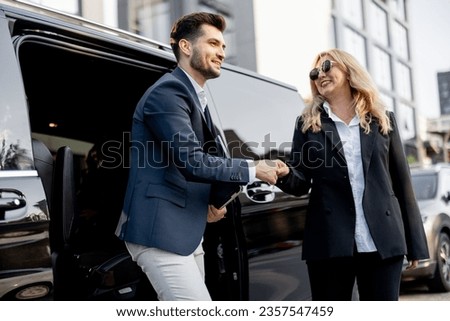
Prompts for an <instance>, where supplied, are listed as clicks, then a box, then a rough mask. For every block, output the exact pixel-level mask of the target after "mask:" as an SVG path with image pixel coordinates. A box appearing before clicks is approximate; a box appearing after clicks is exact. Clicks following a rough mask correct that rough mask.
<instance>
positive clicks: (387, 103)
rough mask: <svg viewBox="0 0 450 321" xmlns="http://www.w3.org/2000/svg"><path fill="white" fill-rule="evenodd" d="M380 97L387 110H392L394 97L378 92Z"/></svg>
mask: <svg viewBox="0 0 450 321" xmlns="http://www.w3.org/2000/svg"><path fill="white" fill-rule="evenodd" d="M380 98H381V100H382V101H383V103H384V104H385V107H386V109H387V110H389V111H394V110H395V109H394V98H392V97H391V96H389V95H387V94H384V93H380Z"/></svg>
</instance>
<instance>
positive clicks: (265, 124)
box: [207, 69, 304, 159]
mask: <svg viewBox="0 0 450 321" xmlns="http://www.w3.org/2000/svg"><path fill="white" fill-rule="evenodd" d="M207 84H208V88H209V89H210V91H211V93H212V96H213V101H214V104H215V105H216V106H217V107H218V110H220V114H219V115H216V117H218V118H219V119H218V120H217V121H219V122H220V123H221V125H222V128H223V130H224V135H225V138H226V140H227V144H228V147H229V149H230V151H231V154H232V156H233V157H248V158H252V159H260V158H277V157H279V158H281V159H285V157H286V156H287V154H289V152H290V149H291V142H292V134H293V130H294V124H295V120H296V118H297V116H298V115H300V113H301V111H302V109H303V107H304V105H303V101H302V99H301V97H300V95H299V94H298V92H297V91H296V90H294V89H293V88H292V87H288V86H283V85H281V84H276V83H273V82H270V81H266V80H265V79H263V78H256V77H251V76H250V77H249V76H248V75H244V74H241V73H239V72H233V71H230V70H226V69H223V70H222V75H221V76H220V77H219V78H217V79H214V80H210V81H209V82H208V83H207ZM224 88H226V89H224Z"/></svg>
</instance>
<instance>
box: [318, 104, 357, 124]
mask: <svg viewBox="0 0 450 321" xmlns="http://www.w3.org/2000/svg"><path fill="white" fill-rule="evenodd" d="M322 106H323V108H324V109H325V111H326V112H327V114H328V116H329V117H330V118H331V119H332V120H333V121H334V122H336V121H339V122H342V123H343V121H342V120H341V119H340V118H339V117H338V116H336V114H335V113H333V110H332V109H331V106H330V104H329V103H328V101H324V102H323V105H322ZM355 124H358V125H359V116H358V115H357V114H356V115H355V116H354V117H353V118H352V120H351V121H350V123H349V124H348V126H351V125H355Z"/></svg>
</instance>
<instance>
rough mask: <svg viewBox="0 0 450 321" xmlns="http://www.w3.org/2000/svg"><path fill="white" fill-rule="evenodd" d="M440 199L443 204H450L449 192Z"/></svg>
mask: <svg viewBox="0 0 450 321" xmlns="http://www.w3.org/2000/svg"><path fill="white" fill-rule="evenodd" d="M441 199H442V200H443V201H444V202H445V204H448V202H450V191H449V192H447V193H446V194H444V195H443V196H442V198H441Z"/></svg>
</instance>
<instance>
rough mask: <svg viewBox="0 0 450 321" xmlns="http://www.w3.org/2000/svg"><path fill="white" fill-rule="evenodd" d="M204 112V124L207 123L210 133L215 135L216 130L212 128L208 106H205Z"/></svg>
mask: <svg viewBox="0 0 450 321" xmlns="http://www.w3.org/2000/svg"><path fill="white" fill-rule="evenodd" d="M204 114H205V119H206V124H207V125H208V128H209V130H210V131H211V133H212V134H213V135H214V136H215V133H216V130H215V128H214V124H213V122H212V118H211V114H210V113H209V109H208V106H206V107H205V111H204Z"/></svg>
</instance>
